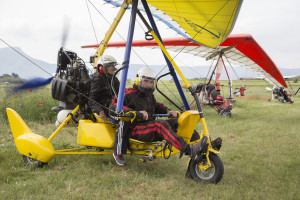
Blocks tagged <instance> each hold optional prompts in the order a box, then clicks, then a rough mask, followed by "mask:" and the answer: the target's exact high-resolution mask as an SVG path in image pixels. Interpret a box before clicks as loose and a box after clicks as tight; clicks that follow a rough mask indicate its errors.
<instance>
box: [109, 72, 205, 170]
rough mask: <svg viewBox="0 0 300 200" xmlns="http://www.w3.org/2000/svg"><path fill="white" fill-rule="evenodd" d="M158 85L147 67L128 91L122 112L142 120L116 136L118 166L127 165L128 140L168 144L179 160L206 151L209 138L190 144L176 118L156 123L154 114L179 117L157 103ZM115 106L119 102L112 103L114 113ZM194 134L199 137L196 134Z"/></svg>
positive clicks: (159, 120)
mask: <svg viewBox="0 0 300 200" xmlns="http://www.w3.org/2000/svg"><path fill="white" fill-rule="evenodd" d="M155 84H156V74H155V72H154V71H153V70H152V69H151V68H149V67H144V68H142V69H140V70H139V71H138V74H137V79H136V82H135V83H134V84H133V88H127V89H126V91H125V96H124V103H123V105H124V106H123V109H124V110H125V111H135V112H136V118H137V119H141V121H138V122H135V123H133V124H130V123H125V124H123V125H124V128H123V133H119V134H116V138H115V144H114V154H113V156H114V159H115V161H116V162H117V164H118V165H125V164H126V161H125V159H124V157H123V155H122V154H125V153H126V150H127V148H126V145H127V142H126V140H127V139H128V138H129V137H131V138H133V139H136V140H140V141H144V142H154V141H161V140H166V141H168V142H170V143H171V144H172V145H173V146H174V147H175V148H177V149H179V150H180V157H181V156H182V155H183V154H185V155H190V156H191V157H195V156H196V155H197V154H198V153H200V152H201V151H202V150H203V149H204V148H203V147H204V146H205V144H206V143H207V137H203V139H202V140H201V141H200V142H199V143H196V144H193V145H189V144H187V143H186V142H185V141H184V140H183V138H182V137H180V136H178V135H177V134H176V132H175V130H176V128H177V125H178V123H177V121H178V119H177V118H173V119H169V120H162V119H158V120H155V118H154V117H153V114H170V115H172V116H173V117H177V112H176V111H171V110H170V109H168V108H167V107H166V106H164V105H163V104H162V103H159V102H157V101H156V99H155V97H154V94H153V92H154V90H155ZM116 105H117V102H116V99H113V100H112V104H111V108H113V109H114V108H115V107H116ZM121 122H122V121H121ZM121 126H122V125H121ZM117 132H118V131H117ZM194 133H196V134H197V135H198V133H197V132H194ZM120 134H121V135H120ZM122 134H123V135H122ZM197 139H199V135H198V138H197Z"/></svg>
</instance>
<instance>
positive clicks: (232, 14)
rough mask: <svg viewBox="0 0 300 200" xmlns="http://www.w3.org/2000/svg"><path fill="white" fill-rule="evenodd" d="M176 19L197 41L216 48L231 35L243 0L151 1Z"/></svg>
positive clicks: (150, 2)
mask: <svg viewBox="0 0 300 200" xmlns="http://www.w3.org/2000/svg"><path fill="white" fill-rule="evenodd" d="M147 2H148V3H149V4H150V5H151V6H154V7H156V8H157V9H159V10H161V11H162V12H164V13H165V14H167V15H168V16H169V17H171V18H172V19H173V20H175V21H176V22H177V23H178V24H179V25H180V26H181V27H182V28H183V29H184V30H185V31H186V33H187V34H188V35H189V36H190V37H191V38H192V39H193V40H195V41H196V42H198V43H200V44H202V45H205V46H208V47H211V48H215V47H217V46H219V45H220V44H221V43H222V42H223V41H224V40H225V39H226V38H227V36H228V35H229V33H230V32H231V29H232V28H233V25H234V23H235V20H236V17H237V15H238V13H239V9H240V7H241V4H242V0H205V1H204V0H193V1H182V0H148V1H147Z"/></svg>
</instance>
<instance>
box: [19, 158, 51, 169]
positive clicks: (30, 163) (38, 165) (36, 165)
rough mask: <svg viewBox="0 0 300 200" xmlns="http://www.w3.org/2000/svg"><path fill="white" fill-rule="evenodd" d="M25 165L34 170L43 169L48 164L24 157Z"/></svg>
mask: <svg viewBox="0 0 300 200" xmlns="http://www.w3.org/2000/svg"><path fill="white" fill-rule="evenodd" d="M22 156H23V160H24V163H25V164H26V165H28V166H30V167H33V168H43V167H44V166H45V165H46V164H47V163H44V162H41V161H39V160H36V159H34V158H30V157H28V156H25V155H22Z"/></svg>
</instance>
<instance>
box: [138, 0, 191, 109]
mask: <svg viewBox="0 0 300 200" xmlns="http://www.w3.org/2000/svg"><path fill="white" fill-rule="evenodd" d="M141 1H142V4H143V6H144V9H145V12H146V14H147V16H148V19H149V21H150V23H151V25H152V28H153V29H152V28H151V27H150V25H149V24H148V23H147V21H146V20H145V19H144V17H143V16H142V14H141V13H140V12H138V14H139V16H140V18H141V19H142V21H143V23H144V24H145V26H146V27H147V28H148V31H149V32H150V33H151V34H152V36H153V33H154V34H155V35H156V39H155V40H156V42H157V41H159V42H160V43H161V44H162V42H161V41H162V39H161V37H160V34H159V32H158V29H157V27H156V24H155V21H154V19H153V16H152V14H151V11H150V9H149V6H148V4H147V1H146V0H141ZM162 46H164V45H163V44H162ZM165 51H166V50H165ZM162 52H163V55H164V58H165V60H166V63H167V65H168V67H169V71H170V73H171V76H172V77H173V80H174V82H175V85H176V87H177V90H178V92H179V95H180V97H181V99H182V101H183V104H184V106H185V108H186V110H190V109H191V108H190V106H189V104H188V102H187V99H186V97H185V95H184V93H183V90H182V88H181V85H180V83H179V80H178V78H177V76H176V74H175V72H174V67H173V66H172V64H171V63H172V62H171V60H173V59H170V58H167V56H166V55H165V54H164V51H163V50H162ZM173 63H174V61H173ZM176 71H177V70H176ZM179 71H180V70H179ZM177 72H178V71H177ZM184 79H185V78H184ZM188 84H189V83H188Z"/></svg>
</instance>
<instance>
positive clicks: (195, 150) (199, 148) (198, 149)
mask: <svg viewBox="0 0 300 200" xmlns="http://www.w3.org/2000/svg"><path fill="white" fill-rule="evenodd" d="M206 146H207V136H203V138H202V139H201V140H200V142H198V143H196V144H192V145H190V148H191V154H190V156H191V157H192V159H193V158H195V157H196V156H197V155H200V154H201V153H203V152H204V150H205V149H206V148H205V147H206Z"/></svg>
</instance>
